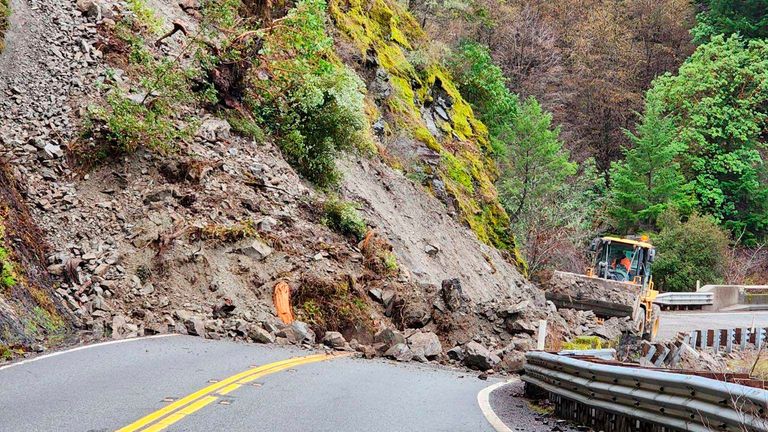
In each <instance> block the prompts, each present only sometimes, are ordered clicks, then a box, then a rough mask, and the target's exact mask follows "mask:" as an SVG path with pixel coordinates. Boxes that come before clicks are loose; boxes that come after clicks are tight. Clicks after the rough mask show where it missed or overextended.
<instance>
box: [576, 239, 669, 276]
mask: <svg viewBox="0 0 768 432" xmlns="http://www.w3.org/2000/svg"><path fill="white" fill-rule="evenodd" d="M642 240H646V239H645V238H644V239H642ZM589 249H590V251H592V252H594V254H595V257H594V267H593V268H594V269H595V272H594V273H593V274H594V275H595V276H596V277H599V278H601V279H608V280H615V281H618V282H629V283H632V284H636V285H643V286H646V284H647V283H648V281H649V280H650V277H651V265H650V264H651V262H653V259H654V258H655V255H656V249H655V248H654V247H653V246H652V245H651V244H650V243H648V242H647V241H641V240H634V239H622V238H618V237H599V238H596V239H594V240H592V244H591V245H590V248H589Z"/></svg>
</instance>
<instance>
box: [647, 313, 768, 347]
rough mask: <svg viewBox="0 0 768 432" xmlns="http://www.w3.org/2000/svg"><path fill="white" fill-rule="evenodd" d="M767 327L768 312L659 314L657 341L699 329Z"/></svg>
mask: <svg viewBox="0 0 768 432" xmlns="http://www.w3.org/2000/svg"><path fill="white" fill-rule="evenodd" d="M752 326H755V327H768V311H755V312H701V311H696V312H678V311H670V312H664V313H662V314H661V325H660V327H659V336H658V339H660V340H666V339H673V338H674V337H675V336H677V334H678V333H679V332H690V331H692V330H701V329H707V330H708V329H728V328H737V327H752Z"/></svg>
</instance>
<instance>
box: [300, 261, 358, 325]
mask: <svg viewBox="0 0 768 432" xmlns="http://www.w3.org/2000/svg"><path fill="white" fill-rule="evenodd" d="M354 283H355V282H354V279H353V278H352V277H351V276H349V277H347V278H346V279H337V280H332V279H323V278H320V277H318V276H314V275H310V274H304V275H303V276H302V277H301V280H300V281H299V285H298V288H297V289H296V290H295V291H294V292H293V294H292V296H293V305H294V308H295V309H296V310H295V312H296V316H297V318H298V319H299V320H301V321H305V322H308V323H310V324H311V325H312V326H313V327H314V328H316V329H317V330H320V331H321V332H325V331H338V332H341V333H345V334H350V333H360V332H371V331H372V328H373V327H372V323H371V319H370V314H369V311H368V304H367V303H366V301H365V298H364V297H363V296H362V295H361V294H360V293H359V292H357V290H355V287H354Z"/></svg>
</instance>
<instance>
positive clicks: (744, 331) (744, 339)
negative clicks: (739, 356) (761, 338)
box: [741, 328, 749, 351]
mask: <svg viewBox="0 0 768 432" xmlns="http://www.w3.org/2000/svg"><path fill="white" fill-rule="evenodd" d="M748 332H749V329H745V328H743V329H741V350H742V351H744V350H746V349H747V340H748V339H749V333H748Z"/></svg>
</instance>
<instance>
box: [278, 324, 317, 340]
mask: <svg viewBox="0 0 768 432" xmlns="http://www.w3.org/2000/svg"><path fill="white" fill-rule="evenodd" d="M275 336H277V337H280V338H285V339H287V340H288V341H290V342H293V343H308V344H313V343H315V332H313V331H312V329H310V328H309V325H307V323H305V322H302V321H294V322H293V323H292V324H291V325H289V326H285V327H283V328H282V329H280V330H278V331H277V332H276V333H275Z"/></svg>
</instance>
